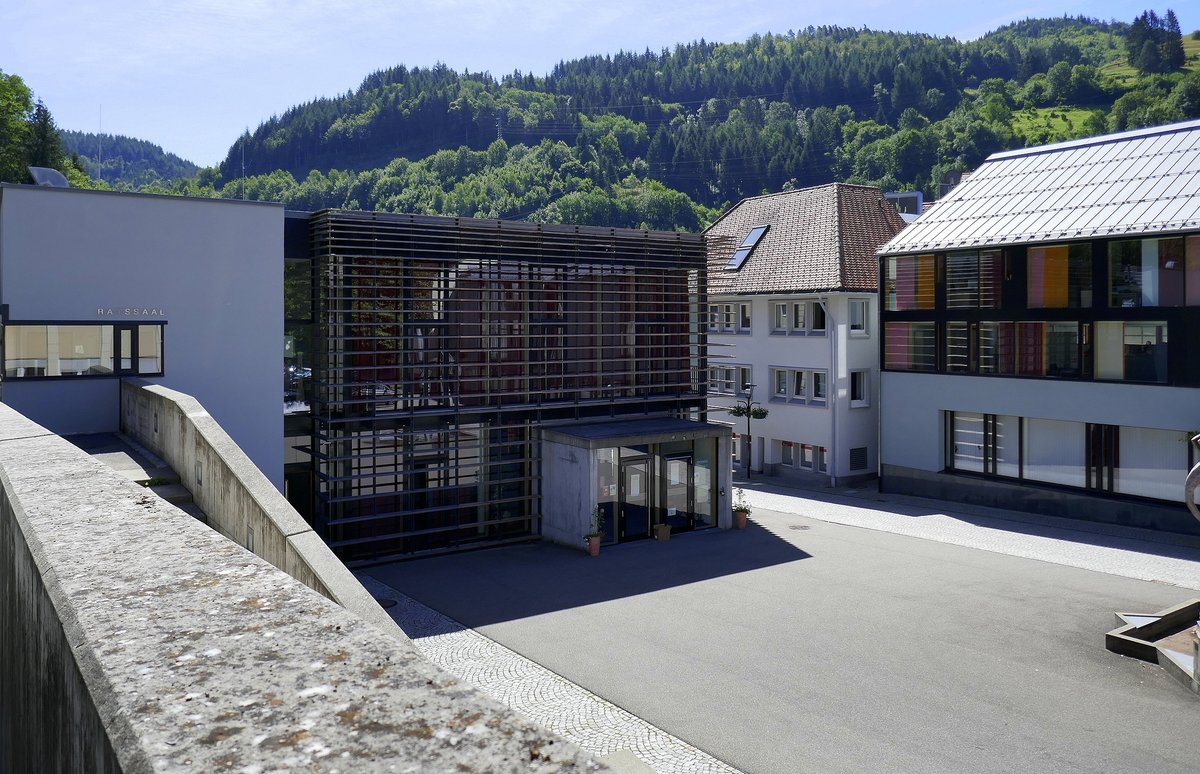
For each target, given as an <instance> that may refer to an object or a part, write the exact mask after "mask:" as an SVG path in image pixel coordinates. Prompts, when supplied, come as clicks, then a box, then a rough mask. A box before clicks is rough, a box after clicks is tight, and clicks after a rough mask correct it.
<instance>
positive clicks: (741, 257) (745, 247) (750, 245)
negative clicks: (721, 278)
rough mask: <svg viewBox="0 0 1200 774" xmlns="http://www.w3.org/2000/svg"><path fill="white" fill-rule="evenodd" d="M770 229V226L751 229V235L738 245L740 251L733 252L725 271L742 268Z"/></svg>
mask: <svg viewBox="0 0 1200 774" xmlns="http://www.w3.org/2000/svg"><path fill="white" fill-rule="evenodd" d="M769 228H770V226H755V227H754V228H752V229H750V233H749V234H747V235H746V238H745V239H743V240H742V243H741V244H740V245H738V249H736V250H734V251H733V255H732V256H730V258H729V263H727V264H725V271H737V270H738V269H740V268H742V264H743V263H745V262H746V259H747V258H749V257H750V253H752V252H754V248H755V247H756V246H757V245H758V242H759V240H761V239H762V237H763V234H765V233H767V229H769Z"/></svg>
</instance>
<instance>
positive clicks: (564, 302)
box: [310, 211, 707, 559]
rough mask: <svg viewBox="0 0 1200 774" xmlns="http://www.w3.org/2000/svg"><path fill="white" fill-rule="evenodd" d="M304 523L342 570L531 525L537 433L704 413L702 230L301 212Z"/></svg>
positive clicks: (501, 537) (486, 539)
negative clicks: (305, 292) (307, 282)
mask: <svg viewBox="0 0 1200 774" xmlns="http://www.w3.org/2000/svg"><path fill="white" fill-rule="evenodd" d="M310 237H311V244H312V255H313V258H314V260H313V283H312V287H313V304H314V306H313V319H314V320H315V321H316V326H317V335H316V337H315V339H316V341H317V354H316V365H315V368H314V379H313V382H314V386H315V394H314V400H313V404H312V409H313V416H314V423H313V443H312V449H313V458H314V467H315V472H316V476H315V486H316V489H317V491H316V493H315V501H316V521H317V526H318V529H319V530H320V531H321V533H322V535H323V536H324V537H325V539H326V540H327V541H328V542H329V543H330V544H331V545H332V546H333V547H334V548H335V550H338V551H339V553H341V554H342V555H343V556H344V557H346V558H350V559H366V558H371V557H374V556H379V555H390V554H396V553H409V552H424V551H438V550H445V549H446V548H448V547H455V546H461V545H466V544H470V545H478V544H481V543H491V542H507V541H509V540H511V539H513V538H514V537H520V536H531V535H535V534H536V533H537V532H538V524H537V518H538V512H539V510H540V509H539V495H540V477H539V471H538V469H539V450H538V448H537V443H536V434H535V430H536V428H537V427H539V426H541V425H543V424H556V423H558V424H561V423H564V422H570V421H572V420H580V419H585V418H591V417H595V418H600V417H609V418H616V417H622V416H632V415H645V416H653V415H658V416H663V415H673V416H687V415H689V414H691V415H703V412H704V409H705V396H706V391H707V384H706V380H707V363H706V362H705V345H706V332H705V327H704V324H703V323H704V317H703V315H702V313H701V310H702V309H704V308H705V306H706V301H707V299H706V298H705V295H706V294H705V293H704V286H705V271H706V268H705V250H704V242H703V237H702V236H700V235H697V234H683V233H675V232H654V231H639V230H625V229H609V228H594V227H576V226H546V225H539V224H529V223H521V222H511V221H493V220H474V219H455V218H440V217H432V216H419V215H393V214H388V213H362V212H344V211H325V212H321V213H317V214H315V215H314V216H312V218H311V221H310Z"/></svg>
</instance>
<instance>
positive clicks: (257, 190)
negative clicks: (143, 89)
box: [80, 11, 1200, 229]
mask: <svg viewBox="0 0 1200 774" xmlns="http://www.w3.org/2000/svg"><path fill="white" fill-rule="evenodd" d="M1198 57H1200V39H1198V38H1197V36H1196V35H1189V36H1187V37H1184V36H1183V35H1182V34H1181V32H1180V29H1179V22H1178V19H1177V18H1176V17H1175V15H1174V14H1173V13H1171V12H1169V11H1168V12H1167V14H1166V15H1165V16H1162V17H1160V16H1158V15H1157V14H1155V13H1153V12H1150V11H1147V12H1145V13H1143V14H1142V15H1140V16H1139V17H1138V18H1136V19H1134V20H1131V21H1130V23H1116V22H1100V21H1097V20H1093V19H1086V18H1073V19H1072V18H1063V19H1041V20H1026V21H1022V22H1017V23H1014V24H1010V25H1007V26H1004V27H1001V28H1000V29H997V30H995V31H993V32H991V33H989V34H988V35H986V36H984V37H983V38H981V39H979V40H975V41H970V42H966V43H963V42H959V41H956V40H953V39H949V38H936V37H931V36H928V35H919V34H901V33H891V32H876V31H871V30H868V29H865V28H863V29H844V28H836V27H822V28H808V29H805V30H801V31H799V32H791V31H789V32H788V33H787V34H782V35H780V34H775V35H771V34H768V35H755V36H753V37H752V38H750V39H749V40H747V41H746V42H744V43H709V42H706V41H699V42H694V43H690V44H686V45H678V46H676V47H675V48H674V49H671V50H663V51H659V52H653V51H645V52H642V53H618V54H615V55H607V56H593V57H587V58H583V59H579V60H574V61H570V62H561V63H560V64H559V65H558V66H556V67H555V68H554V69H553V70H552V71H551V72H550V73H548V74H546V75H544V76H535V75H530V74H524V73H519V72H518V73H513V74H511V75H508V76H504V77H502V78H495V77H493V76H491V75H489V74H487V73H465V72H464V73H459V72H455V71H454V70H453V69H451V68H450V67H448V66H446V65H437V66H435V67H431V68H421V67H417V68H408V67H404V66H397V67H394V68H391V69H388V70H384V71H380V72H376V73H373V74H371V75H369V76H367V78H366V79H365V80H364V81H363V82H362V84H361V85H360V86H359V88H358V89H356V90H354V91H352V92H349V93H346V94H343V95H340V96H337V97H333V98H327V99H318V100H315V101H313V102H310V103H308V104H304V105H300V106H297V107H295V108H293V109H291V110H289V111H287V112H286V113H285V114H283V115H281V116H276V117H272V118H271V119H269V120H268V121H266V122H264V123H262V124H261V125H260V126H259V127H258V128H257V129H255V130H254V131H253V132H252V133H247V134H246V135H245V136H243V137H242V138H239V139H238V140H237V141H236V142H235V143H234V144H233V145H232V146H231V148H230V150H229V153H228V156H227V158H226V160H225V161H224V162H223V163H222V164H220V165H219V166H218V167H217V168H215V169H202V170H200V171H199V172H198V173H197V174H196V175H195V176H194V177H189V178H184V179H181V180H176V181H174V182H171V181H170V176H169V175H167V174H164V173H163V172H162V171H158V170H156V174H158V175H159V176H160V178H161V180H159V181H157V182H150V183H147V182H144V181H139V182H137V183H136V185H138V186H139V187H141V188H143V189H144V190H156V191H163V192H172V193H187V194H193V195H209V196H212V195H216V196H226V197H241V196H243V195H244V196H246V197H247V198H253V199H270V200H275V201H282V202H284V203H285V204H287V205H288V206H289V207H294V208H302V209H317V208H321V207H352V208H364V209H380V210H395V211H408V212H422V213H441V214H457V215H468V216H483V217H506V218H531V219H537V220H546V221H554V222H576V223H596V224H610V225H625V226H638V225H643V224H644V225H649V226H653V227H659V228H685V229H695V228H700V227H703V226H704V225H705V224H706V223H708V222H710V221H711V220H712V218H713V217H714V216H715V214H716V213H718V212H719V211H720V210H721V208H723V207H725V206H727V205H728V204H730V203H732V202H734V201H736V200H738V199H740V198H742V197H745V196H751V195H756V194H760V193H763V192H769V191H777V190H781V189H785V188H789V187H798V186H805V185H813V184H819V183H825V182H830V181H835V180H841V181H851V182H862V183H872V184H877V185H880V186H882V187H884V188H887V189H914V188H915V189H920V190H924V191H925V192H926V193H927V194H928V195H935V194H936V193H937V191H936V189H937V185H938V181H939V180H940V179H941V177H942V175H943V174H944V173H946V172H948V171H951V170H969V169H972V168H974V167H975V166H976V165H978V164H979V162H981V161H982V160H983V159H984V158H985V157H986V156H987V155H989V154H990V153H993V152H995V151H997V150H1002V149H1007V148H1012V147H1020V146H1025V145H1031V144H1039V143H1044V142H1049V141H1054V140H1060V139H1068V138H1074V137H1080V136H1088V135H1092V134H1098V133H1102V132H1105V131H1117V130H1123V129H1128V128H1134V127H1140V126H1150V125H1156V124H1161V123H1167V122H1170V121H1175V120H1182V119H1185V118H1190V117H1200V71H1198V69H1200V68H1197V61H1198ZM85 146H86V143H85ZM80 150H81V152H85V151H86V150H87V149H86V147H84V148H80ZM243 157H244V159H245V169H246V173H247V175H248V176H247V178H246V179H244V180H243V179H242V177H241V172H242V160H243ZM106 158H107V152H106ZM126 163H127V164H128V160H127V161H126ZM106 180H108V177H107V175H106ZM114 184H120V185H130V184H131V181H130V180H129V179H128V178H127V177H123V178H120V179H118V180H116V181H114Z"/></svg>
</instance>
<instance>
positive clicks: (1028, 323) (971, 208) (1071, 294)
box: [879, 121, 1200, 534]
mask: <svg viewBox="0 0 1200 774" xmlns="http://www.w3.org/2000/svg"><path fill="white" fill-rule="evenodd" d="M879 253H880V258H881V273H882V292H883V303H884V306H883V311H882V321H883V324H882V338H883V357H884V362H883V371H882V373H881V392H882V401H881V430H880V439H881V441H880V444H881V452H880V453H881V462H882V464H881V469H880V472H881V479H882V480H881V486H882V487H883V488H884V490H885V491H894V492H905V493H912V494H922V495H931V496H937V497H944V498H948V499H954V500H958V501H969V502H976V503H980V504H986V505H996V506H1003V507H1016V508H1021V509H1026V510H1031V511H1037V512H1042V513H1048V514H1053V515H1059V516H1071V517H1079V518H1089V519H1095V520H1100V521H1107V522H1115V523H1122V524H1134V525H1138V526H1145V527H1156V528H1162V529H1167V530H1171V531H1176V532H1186V533H1192V534H1200V525H1198V524H1196V522H1195V520H1194V519H1192V518H1191V515H1190V514H1189V513H1188V511H1187V509H1186V507H1185V505H1184V502H1183V496H1184V494H1183V485H1184V477H1185V475H1186V473H1187V471H1188V469H1189V468H1190V467H1191V466H1192V465H1193V464H1194V463H1195V462H1196V460H1195V456H1196V453H1195V451H1194V450H1193V449H1192V447H1191V444H1190V443H1189V442H1188V441H1189V437H1190V436H1191V435H1192V434H1193V433H1194V432H1195V431H1197V430H1200V356H1197V353H1198V352H1200V121H1191V122H1187V123H1181V124H1173V125H1169V126H1161V127H1154V128H1150V129H1140V130H1137V131H1132V132H1124V133H1121V134H1113V135H1107V136H1102V137H1093V138H1090V139H1085V140H1075V141H1072V142H1065V143H1059V144H1055V145H1047V146H1044V147H1038V148H1027V149H1025V150H1018V151H1009V152H1006V153H998V154H995V155H993V156H991V157H990V158H988V159H987V160H986V161H985V162H984V163H983V165H982V166H980V167H979V169H978V170H976V172H975V173H974V174H973V175H971V177H970V178H969V179H965V180H964V181H963V182H962V184H960V185H959V186H958V187H956V188H955V189H954V190H953V191H952V192H951V193H950V194H949V195H948V196H947V197H946V198H945V199H943V200H942V201H941V202H940V203H939V204H938V206H937V207H936V208H935V209H933V210H932V211H930V212H927V213H926V214H925V215H923V216H922V217H920V218H919V219H917V221H916V222H915V223H913V224H912V225H910V226H909V227H908V228H907V229H905V231H904V232H903V233H901V234H900V235H899V236H897V237H896V238H895V239H893V240H892V241H891V242H889V243H888V244H887V245H885V246H884V247H883V248H882V249H881V250H880V251H879Z"/></svg>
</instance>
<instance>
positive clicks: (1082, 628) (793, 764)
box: [369, 493, 1200, 772]
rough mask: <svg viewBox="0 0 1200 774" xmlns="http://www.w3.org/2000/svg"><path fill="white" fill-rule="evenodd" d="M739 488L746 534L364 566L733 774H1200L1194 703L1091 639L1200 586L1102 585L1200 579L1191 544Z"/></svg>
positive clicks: (1150, 669) (1154, 673) (1199, 710)
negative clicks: (595, 551) (750, 505)
mask: <svg viewBox="0 0 1200 774" xmlns="http://www.w3.org/2000/svg"><path fill="white" fill-rule="evenodd" d="M751 494H752V496H754V495H757V496H758V497H759V505H758V507H757V508H756V510H755V513H754V516H753V520H754V522H753V523H752V525H751V527H750V528H749V529H747V530H745V531H744V532H736V531H732V532H712V531H710V532H707V533H697V534H694V535H684V536H678V537H675V538H672V539H671V540H670V541H667V542H665V543H654V542H644V543H638V544H630V545H625V546H620V547H616V548H612V549H609V548H606V549H605V551H604V552H603V553H602V554H601V556H600V557H598V558H595V559H591V558H588V557H587V556H586V555H585V554H583V553H581V552H575V551H571V550H569V549H564V548H559V547H555V546H550V545H542V544H539V545H530V546H521V547H515V548H506V549H496V550H490V551H480V552H475V553H470V554H461V555H456V556H448V557H441V558H436V559H426V560H420V561H413V562H405V563H398V564H394V565H388V566H382V567H375V568H372V569H371V570H369V574H370V575H372V576H374V577H376V578H378V579H380V580H382V581H384V582H385V583H387V584H388V585H391V586H392V587H394V588H396V589H398V590H399V591H401V592H402V593H404V594H407V595H409V596H411V597H413V598H415V599H417V600H419V601H420V602H422V603H424V604H426V605H429V606H430V607H432V608H434V609H436V610H439V611H441V612H443V613H445V614H446V615H448V616H450V617H451V618H453V619H455V620H457V621H459V622H461V623H462V624H464V625H466V626H468V627H472V628H474V629H476V630H477V631H479V632H480V633H482V634H484V635H486V636H487V637H489V638H491V639H493V640H495V641H497V642H499V643H501V644H503V645H505V646H507V647H509V648H511V649H512V650H514V651H516V652H518V653H520V654H523V655H524V656H526V657H528V658H530V659H532V660H533V661H535V662H537V663H539V664H542V665H544V666H546V667H547V668H549V669H551V670H552V671H554V672H556V673H558V674H560V675H562V676H564V677H566V678H567V679H569V680H571V681H573V682H575V683H578V684H579V685H581V686H583V687H585V688H587V689H588V690H590V691H592V692H594V693H596V694H598V695H599V696H602V697H604V698H605V699H607V700H609V701H611V702H613V703H614V704H616V705H618V706H620V707H623V708H625V709H627V710H629V711H630V712H632V713H634V714H635V715H637V716H639V717H641V718H643V719H645V720H647V721H649V722H650V723H652V724H654V725H656V726H658V727H659V728H662V729H663V730H665V731H667V732H669V733H671V734H674V735H676V736H678V737H680V738H681V739H683V740H685V741H687V742H689V743H691V744H692V745H695V746H696V747H698V748H700V749H702V750H704V751H706V752H708V753H710V754H712V755H713V756H715V757H716V758H718V759H720V760H722V761H725V762H727V763H729V764H731V765H733V766H735V767H737V768H739V769H742V770H743V771H747V772H793V771H813V772H836V771H922V772H924V771H930V772H941V771H945V772H951V771H953V772H961V771H997V772H998V771H1005V772H1008V771H1014V770H1021V771H1138V772H1146V771H1155V772H1167V771H1195V770H1196V769H1197V761H1200V735H1197V734H1196V732H1195V729H1196V728H1198V727H1200V701H1198V700H1197V698H1196V696H1195V695H1194V694H1191V693H1188V692H1187V691H1186V690H1185V689H1183V688H1182V687H1180V686H1179V685H1178V684H1176V683H1174V682H1173V681H1171V680H1170V679H1169V678H1167V677H1166V676H1165V674H1163V673H1162V672H1161V670H1159V669H1158V668H1157V667H1154V666H1150V665H1146V664H1143V663H1141V662H1138V661H1134V660H1130V659H1125V658H1122V657H1119V656H1116V655H1114V654H1112V653H1109V652H1108V651H1106V650H1105V649H1104V632H1106V631H1108V630H1109V629H1111V628H1112V627H1113V623H1112V613H1113V612H1114V611H1117V610H1120V611H1126V612H1151V611H1154V610H1158V609H1160V608H1163V607H1167V606H1169V605H1171V604H1174V603H1176V602H1180V601H1182V600H1184V599H1186V598H1189V597H1193V596H1200V594H1198V593H1197V592H1195V591H1190V590H1189V589H1187V588H1182V587H1180V586H1170V585H1166V584H1164V583H1157V582H1150V581H1146V580H1138V579H1135V578H1130V577H1122V576H1120V575H1113V574H1110V573H1109V572H1102V571H1098V570H1099V569H1105V567H1106V566H1108V565H1114V566H1115V565H1121V567H1120V568H1118V569H1121V571H1122V572H1124V574H1126V575H1135V576H1139V577H1154V574H1153V573H1152V572H1151V573H1146V572H1143V571H1142V570H1143V569H1144V568H1141V567H1140V565H1141V564H1145V565H1147V566H1150V567H1152V568H1153V569H1155V571H1158V570H1157V568H1158V567H1159V566H1160V564H1154V563H1155V562H1158V563H1163V562H1166V563H1168V564H1170V565H1171V566H1172V567H1173V569H1174V570H1175V571H1176V572H1177V574H1176V575H1172V576H1171V577H1172V578H1173V581H1172V582H1176V583H1180V582H1181V580H1180V579H1182V583H1183V584H1185V585H1186V584H1187V583H1191V584H1192V585H1193V586H1200V582H1193V581H1192V580H1191V579H1192V578H1195V579H1197V581H1200V564H1198V563H1196V561H1195V560H1196V558H1197V557H1200V551H1195V550H1193V549H1187V550H1182V549H1176V548H1169V547H1168V548H1167V549H1164V547H1163V546H1162V545H1161V544H1160V545H1157V546H1152V545H1145V546H1142V547H1144V548H1145V549H1146V552H1145V553H1139V552H1138V550H1137V549H1138V548H1139V545H1140V544H1139V543H1137V541H1134V540H1125V539H1120V540H1117V541H1115V542H1117V543H1118V544H1119V545H1116V546H1115V547H1114V546H1113V545H1112V543H1113V542H1114V541H1113V540H1112V539H1110V538H1107V537H1104V536H1099V535H1091V534H1088V533H1078V534H1071V533H1069V532H1068V533H1065V534H1059V533H1058V532H1057V531H1056V530H1057V528H1056V527H1055V528H1045V529H1043V528H1037V529H1034V528H1031V526H1030V523H1029V522H1025V523H1024V524H1023V525H1019V524H1017V523H1015V522H1014V523H1012V524H1011V527H1012V528H1011V530H1008V531H1006V530H1004V529H1003V527H1004V524H1003V523H999V524H995V523H993V524H991V525H988V524H985V523H984V521H985V520H984V519H978V518H977V519H975V520H974V521H975V522H976V523H971V524H966V525H965V526H962V525H961V523H960V524H959V527H961V528H962V529H963V530H965V532H964V534H967V535H971V536H974V537H972V538H971V539H975V538H976V537H977V538H978V539H979V540H980V541H982V542H983V543H984V544H983V545H980V546H970V545H959V544H956V543H955V542H946V541H954V540H958V541H959V542H963V541H964V540H966V538H961V537H959V536H957V535H956V534H955V533H954V531H953V529H952V528H951V527H952V526H953V525H946V526H941V525H939V523H938V522H937V520H936V519H935V518H934V517H935V516H938V515H939V514H936V513H932V512H930V513H925V514H923V515H914V514H913V513H910V512H907V511H905V509H904V508H893V509H892V510H893V511H897V512H896V513H887V512H882V511H880V510H879V508H881V507H889V506H887V505H881V504H878V503H872V502H869V501H854V500H852V499H846V498H825V499H824V500H811V499H807V500H806V499H803V498H788V497H785V496H776V495H769V494H768V493H751ZM766 503H770V504H771V506H772V507H774V508H780V509H783V508H786V509H787V510H789V511H793V512H792V513H789V512H785V511H784V510H771V509H769V508H767V507H765V504H766ZM910 510H911V509H910ZM799 512H804V513H811V514H815V515H818V516H820V517H821V518H811V517H807V516H798V515H795V513H799ZM855 519H859V520H861V521H863V522H864V523H863V524H860V525H858V526H849V525H847V524H846V523H834V521H842V522H852V521H853V520H855ZM873 519H874V520H878V521H879V523H880V524H881V525H882V526H871V525H870V523H869V522H870V521H871V520H873ZM889 524H895V525H898V526H897V527H896V528H898V529H901V528H903V529H916V528H917V527H918V526H921V525H926V528H930V529H933V530H934V533H935V534H930V535H925V536H923V537H914V536H912V535H909V534H893V532H889V531H885V530H886V529H887V528H888V525H889ZM864 525H865V526H868V527H870V528H867V529H864V528H862V527H863V526H864ZM930 525H931V526H930ZM941 532H945V533H946V536H944V537H941V538H939V537H938V536H937V534H936V533H941ZM1027 544H1028V545H1027ZM1030 545H1031V546H1032V547H1029V546H1030ZM981 549H982V550H981ZM1006 551H1009V552H1015V553H1019V554H1024V555H1020V556H1013V555H1010V553H1006ZM1038 551H1041V552H1043V553H1046V552H1048V553H1049V555H1047V556H1043V559H1047V560H1040V559H1033V558H1028V555H1031V554H1032V555H1038V553H1037V552H1038ZM1056 551H1057V552H1059V553H1060V554H1061V555H1062V556H1064V557H1067V558H1068V559H1069V560H1070V561H1071V562H1072V563H1073V564H1075V565H1076V566H1065V565H1062V564H1056V563H1053V562H1054V558H1053V554H1054V552H1056ZM1163 554H1169V556H1167V557H1164V556H1163ZM1088 562H1092V563H1094V564H1095V566H1096V568H1097V569H1084V567H1086V566H1087V565H1088ZM1162 566H1163V567H1165V566H1166V565H1162ZM1163 572H1164V573H1165V572H1166V570H1165V569H1164V570H1163ZM1139 573H1140V575H1139Z"/></svg>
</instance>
